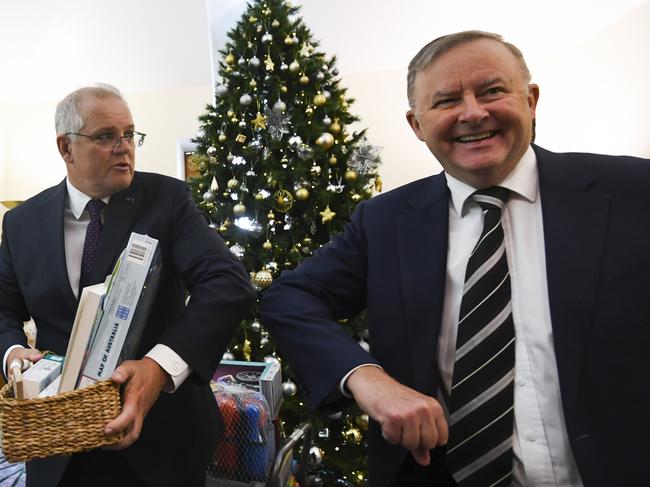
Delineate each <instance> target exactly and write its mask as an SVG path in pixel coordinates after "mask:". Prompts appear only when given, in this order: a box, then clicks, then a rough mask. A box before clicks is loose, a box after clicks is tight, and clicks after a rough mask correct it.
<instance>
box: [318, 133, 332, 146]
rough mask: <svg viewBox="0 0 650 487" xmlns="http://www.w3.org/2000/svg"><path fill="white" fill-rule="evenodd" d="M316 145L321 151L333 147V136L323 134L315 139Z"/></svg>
mask: <svg viewBox="0 0 650 487" xmlns="http://www.w3.org/2000/svg"><path fill="white" fill-rule="evenodd" d="M316 144H317V145H318V146H319V147H321V148H322V149H325V150H327V149H329V148H330V147H332V146H333V145H334V136H333V135H332V134H330V133H329V132H323V133H322V134H320V135H319V136H318V138H317V139H316Z"/></svg>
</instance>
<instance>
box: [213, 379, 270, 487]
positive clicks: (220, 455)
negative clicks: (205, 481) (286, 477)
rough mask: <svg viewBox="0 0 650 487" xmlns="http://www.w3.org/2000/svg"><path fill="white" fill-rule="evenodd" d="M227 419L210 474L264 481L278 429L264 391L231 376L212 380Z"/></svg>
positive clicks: (226, 477) (226, 478) (233, 478)
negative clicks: (238, 382) (236, 381)
mask: <svg viewBox="0 0 650 487" xmlns="http://www.w3.org/2000/svg"><path fill="white" fill-rule="evenodd" d="M211 385H212V390H213V392H214V395H215V398H216V400H217V404H218V405H219V409H220V410H221V414H222V416H223V420H224V423H225V431H224V434H223V437H222V438H221V440H220V441H219V443H218V444H217V448H216V450H215V453H214V457H213V459H212V462H211V463H210V465H209V466H208V474H209V475H210V476H212V477H214V478H216V479H225V480H235V481H239V482H252V481H261V482H263V481H264V480H265V479H266V476H267V474H268V472H269V469H270V468H271V464H272V463H273V459H274V457H275V450H276V445H275V430H274V426H273V422H272V420H271V414H270V409H269V405H268V402H267V401H266V399H265V397H264V395H263V394H262V393H260V392H257V391H255V390H251V389H249V388H247V387H245V386H242V385H240V384H236V383H234V382H233V381H231V380H229V378H227V377H226V378H221V379H219V380H218V381H213V382H212V383H211Z"/></svg>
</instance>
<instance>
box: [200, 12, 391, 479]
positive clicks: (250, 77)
mask: <svg viewBox="0 0 650 487" xmlns="http://www.w3.org/2000/svg"><path fill="white" fill-rule="evenodd" d="M297 12H298V8H297V7H294V6H292V5H291V4H290V3H288V2H283V1H279V0H265V1H262V0H258V1H255V2H253V3H251V4H249V5H248V6H247V8H246V11H245V13H244V14H243V16H242V18H241V20H240V21H239V22H237V25H236V26H235V28H234V29H232V30H231V31H230V32H229V34H228V38H229V41H228V42H227V43H226V45H225V47H224V48H223V49H222V50H220V53H221V55H222V59H221V61H220V63H219V72H218V74H219V78H221V81H220V82H219V83H218V85H217V86H216V88H215V103H214V105H208V107H207V109H206V112H205V113H204V114H203V115H201V116H200V118H199V119H200V121H201V124H202V131H201V135H200V136H199V137H197V138H196V142H197V143H198V146H199V149H198V153H197V154H196V155H195V156H193V163H194V165H195V167H196V169H197V170H198V173H199V176H198V177H196V178H194V179H192V180H191V187H192V191H193V195H194V197H195V199H196V202H197V204H198V206H199V208H200V209H201V210H202V211H203V212H204V213H205V215H206V217H207V218H208V219H209V220H210V223H211V225H212V226H213V228H215V231H218V232H219V233H220V234H221V235H222V236H223V238H224V240H225V241H226V242H227V245H228V246H229V247H230V249H231V251H232V252H234V253H235V254H236V255H237V256H239V257H240V259H241V260H242V262H243V263H244V265H245V266H246V268H247V269H248V270H249V271H250V273H251V279H252V282H253V284H254V286H255V287H256V289H257V290H258V305H259V301H260V299H261V297H262V294H263V293H264V289H265V288H267V287H268V286H269V285H270V284H271V282H272V280H273V279H274V278H276V277H278V276H279V275H280V273H281V272H282V271H283V270H284V269H291V268H293V267H295V266H296V265H297V264H299V263H300V262H301V261H302V260H303V259H305V258H306V257H308V256H310V255H311V254H312V253H313V252H314V251H315V250H316V249H318V248H319V247H320V246H322V245H323V244H325V243H327V242H329V241H330V239H331V238H332V236H333V235H334V234H335V233H337V232H340V231H341V230H342V229H343V226H344V224H345V223H346V222H347V221H348V219H349V217H350V215H351V213H352V211H353V209H354V207H355V206H356V205H357V204H358V203H359V202H360V201H362V200H365V199H368V198H370V197H371V196H372V194H373V192H374V191H375V190H379V191H380V190H381V179H380V177H379V175H378V174H377V168H378V166H379V163H380V159H379V156H378V153H377V149H376V148H375V147H373V146H371V145H370V144H368V142H367V141H366V139H365V136H364V131H360V132H353V131H351V128H350V125H351V124H352V123H353V122H356V121H357V120H358V119H357V117H355V116H354V115H352V114H351V113H350V111H349V107H350V105H351V104H352V102H353V100H352V99H350V98H348V97H347V96H346V91H345V89H344V88H342V87H341V86H340V83H339V78H338V71H337V69H336V66H335V63H336V60H335V58H334V57H329V58H328V57H327V56H326V55H325V54H324V53H322V52H320V51H319V50H318V43H317V42H316V41H315V40H314V39H313V38H312V36H311V34H310V31H309V29H308V28H307V26H306V25H305V24H304V22H303V21H302V19H301V18H300V17H299V16H298V15H297ZM258 305H257V306H256V307H255V308H254V309H253V311H252V313H251V316H250V317H249V318H248V319H247V320H245V321H244V322H242V323H241V325H240V327H239V328H238V330H237V333H236V336H235V338H234V340H233V343H232V345H231V347H230V349H229V351H228V353H227V355H226V358H236V359H238V360H242V359H243V360H253V361H275V360H280V361H281V362H282V357H281V356H280V355H279V354H278V353H277V352H276V350H275V347H274V344H273V340H272V337H269V335H268V333H267V332H266V331H265V330H264V327H263V324H261V323H260V321H259V319H258ZM341 326H344V327H346V328H347V329H348V330H349V332H350V333H351V334H352V335H353V336H355V338H356V339H357V340H358V341H359V343H360V345H361V346H366V342H365V339H366V338H367V330H366V327H365V320H364V318H363V317H362V316H361V317H356V318H354V319H350V320H348V321H347V322H345V323H342V324H341ZM282 374H283V379H284V383H283V392H284V395H285V400H284V404H283V406H282V410H281V418H282V422H283V424H284V431H285V433H290V432H291V431H292V429H293V428H294V427H295V426H296V425H297V424H299V423H301V422H303V421H310V422H312V424H313V425H314V428H315V432H316V434H315V445H314V447H313V448H312V461H313V467H314V469H313V472H312V479H311V483H312V485H340V486H346V485H350V486H358V485H365V483H366V478H365V477H366V476H365V469H366V445H365V438H364V435H365V430H366V428H367V422H368V418H367V416H365V415H363V414H361V412H360V411H359V410H348V411H344V412H342V413H341V414H338V415H334V416H332V417H321V416H316V415H313V414H310V413H309V411H308V410H307V409H306V407H305V406H304V405H303V403H302V402H301V399H300V394H299V392H297V391H296V385H295V383H294V382H293V380H292V372H291V369H290V367H288V366H287V364H284V363H283V370H282Z"/></svg>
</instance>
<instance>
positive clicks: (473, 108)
mask: <svg viewBox="0 0 650 487" xmlns="http://www.w3.org/2000/svg"><path fill="white" fill-rule="evenodd" d="M489 116H490V113H489V112H488V111H487V110H486V109H485V107H484V106H483V104H481V102H480V101H478V100H477V99H476V97H475V96H466V97H464V98H463V103H462V105H461V113H460V115H459V116H458V120H459V121H460V122H465V123H473V124H478V123H480V122H481V121H483V120H485V119H486V118H488V117H489Z"/></svg>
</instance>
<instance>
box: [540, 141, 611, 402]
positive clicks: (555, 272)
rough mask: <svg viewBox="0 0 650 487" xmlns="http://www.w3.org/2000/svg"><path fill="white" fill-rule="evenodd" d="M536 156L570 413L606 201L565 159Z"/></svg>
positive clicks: (555, 332) (563, 384)
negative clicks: (591, 189)
mask: <svg viewBox="0 0 650 487" xmlns="http://www.w3.org/2000/svg"><path fill="white" fill-rule="evenodd" d="M535 152H536V154H537V161H538V168H539V173H540V194H541V200H542V213H543V221H544V240H545V247H546V269H547V276H548V294H549V304H550V309H551V321H552V324H553V340H554V344H555V355H556V360H557V365H558V372H559V377H560V389H561V394H562V402H563V405H564V409H565V411H566V412H567V413H572V412H573V409H574V405H575V399H576V393H577V390H578V382H579V377H580V371H581V364H582V358H583V355H584V349H585V343H586V342H587V335H588V333H589V331H590V328H591V326H592V323H593V313H594V309H595V306H596V299H597V289H598V280H599V275H600V266H601V262H602V255H603V252H604V244H605V233H606V227H607V218H608V213H609V197H607V196H605V195H602V194H595V193H593V192H589V191H588V189H589V187H590V186H591V185H592V184H593V183H594V182H595V181H596V176H595V175H593V174H589V173H587V172H585V169H584V167H581V168H576V167H574V165H572V164H571V159H570V156H568V155H560V154H553V153H550V152H547V151H545V150H543V149H540V148H538V147H535Z"/></svg>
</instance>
